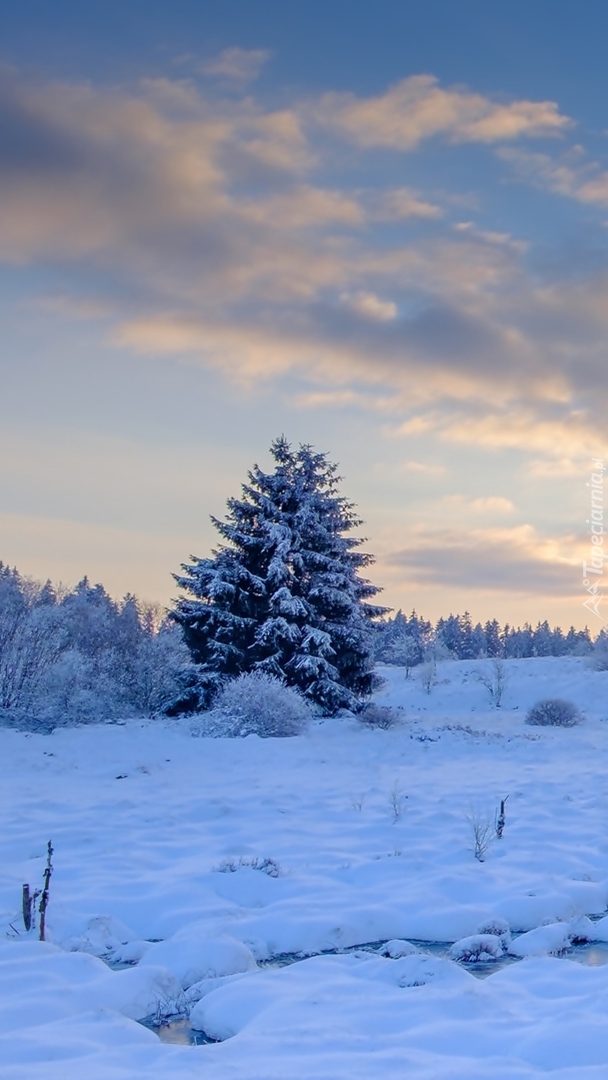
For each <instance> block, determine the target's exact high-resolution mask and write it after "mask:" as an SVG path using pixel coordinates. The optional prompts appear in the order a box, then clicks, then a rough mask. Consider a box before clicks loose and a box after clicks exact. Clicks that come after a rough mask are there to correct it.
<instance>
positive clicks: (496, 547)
mask: <svg viewBox="0 0 608 1080" xmlns="http://www.w3.org/2000/svg"><path fill="white" fill-rule="evenodd" d="M579 549H581V550H582V548H581V540H580V538H577V537H574V536H568V535H566V536H561V537H558V538H551V537H543V536H541V535H539V533H538V532H537V531H536V530H535V529H534V528H533V527H532V526H531V525H520V526H517V527H515V528H511V529H473V530H469V529H467V530H464V529H462V530H460V529H450V528H447V529H445V530H442V531H429V532H426V533H424V534H422V535H417V536H416V535H414V536H413V538H412V541H411V542H410V543H409V544H408V546H407V547H406V548H403V549H401V550H399V551H394V552H393V553H392V554H389V555H387V556H385V557H384V560H383V561H384V562H386V563H387V564H388V565H391V566H395V567H402V568H403V569H404V570H406V571H407V572H408V574H409V575H410V577H411V579H412V580H413V581H415V582H416V583H418V584H429V585H434V586H446V587H448V586H449V587H454V586H457V587H461V588H466V589H468V590H470V591H474V592H477V591H479V592H486V591H498V592H500V591H503V592H510V593H519V594H532V595H543V596H552V597H572V596H577V595H579V594H580V588H581V585H580V573H581V571H580V565H581V561H580V558H579V557H578V555H579Z"/></svg>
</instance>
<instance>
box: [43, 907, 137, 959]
mask: <svg viewBox="0 0 608 1080" xmlns="http://www.w3.org/2000/svg"><path fill="white" fill-rule="evenodd" d="M136 937H137V935H136V934H134V933H133V931H132V930H130V929H129V927H128V926H125V924H124V923H122V922H120V920H119V919H115V918H114V917H113V916H112V915H96V916H95V917H94V918H92V919H89V920H88V922H87V923H85V926H84V928H83V929H82V930H81V931H79V932H77V933H75V934H72V935H71V936H70V937H68V938H65V939H64V940H63V941H62V942H61V943H60V944H61V947H62V948H63V949H67V951H68V952H84V953H90V954H91V955H92V956H110V955H111V954H113V953H114V952H116V951H117V950H118V949H119V948H120V946H121V945H125V944H126V943H127V942H128V941H131V940H133V939H134V938H136Z"/></svg>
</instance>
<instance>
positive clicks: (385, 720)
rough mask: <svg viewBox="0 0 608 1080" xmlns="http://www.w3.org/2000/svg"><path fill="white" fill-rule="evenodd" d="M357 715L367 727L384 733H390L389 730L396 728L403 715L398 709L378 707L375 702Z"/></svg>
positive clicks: (371, 702) (370, 703)
mask: <svg viewBox="0 0 608 1080" xmlns="http://www.w3.org/2000/svg"><path fill="white" fill-rule="evenodd" d="M357 715H358V719H359V720H360V721H361V723H362V724H365V726H366V727H371V728H382V729H383V730H384V731H388V729H389V728H392V727H395V724H398V723H399V720H400V719H401V718H402V715H403V714H402V713H399V712H398V711H397V710H396V709H391V708H389V706H388V705H376V703H375V701H370V702H369V704H367V705H365V706H364V708H363V709H361V711H360V712H359V713H358V714H357Z"/></svg>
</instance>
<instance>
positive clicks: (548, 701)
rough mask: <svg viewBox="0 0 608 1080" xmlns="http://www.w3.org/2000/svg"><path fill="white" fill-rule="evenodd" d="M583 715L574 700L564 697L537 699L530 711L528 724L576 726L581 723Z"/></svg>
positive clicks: (527, 717)
mask: <svg viewBox="0 0 608 1080" xmlns="http://www.w3.org/2000/svg"><path fill="white" fill-rule="evenodd" d="M580 719H581V715H580V713H579V711H578V709H577V707H576V705H575V704H574V703H573V702H572V701H564V700H563V698H545V699H544V700H543V701H537V703H536V705H533V706H532V708H531V709H530V710H529V711H528V713H527V716H526V724H534V725H537V726H542V727H574V725H575V724H578V723H580Z"/></svg>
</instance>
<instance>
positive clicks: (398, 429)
mask: <svg viewBox="0 0 608 1080" xmlns="http://www.w3.org/2000/svg"><path fill="white" fill-rule="evenodd" d="M607 37H608V7H607V6H606V5H605V3H604V2H603V0H576V2H573V0H561V2H560V3H559V4H555V3H554V2H551V3H549V2H545V0H535V2H534V3H533V4H530V3H529V0H527V2H526V3H524V2H521V0H509V2H508V3H506V2H498V0H492V2H488V0H484V2H478V0H460V2H459V3H458V4H455V3H453V2H452V0H425V3H424V4H421V3H419V2H417V3H414V2H410V0H395V2H393V0H374V2H373V3H372V2H368V0H360V2H355V0H348V2H347V0H324V2H323V3H321V2H318V0H306V2H305V3H304V2H302V3H287V4H286V3H285V2H284V0H280V2H275V0H171V3H168V2H159V0H145V2H144V0H128V2H125V0H121V2H120V3H118V2H115V0H104V2H103V3H101V2H97V0H91V2H88V3H86V4H83V3H82V2H78V3H76V2H67V0H56V2H55V3H53V4H52V5H51V4H48V3H46V2H41V0H40V2H35V0H21V2H20V4H19V5H16V4H11V5H8V4H7V5H3V8H2V11H1V12H0V320H1V325H2V335H1V336H0V459H1V463H2V468H1V472H0V559H1V560H2V561H4V563H8V564H10V565H17V566H18V568H19V569H20V570H21V571H22V572H23V573H26V574H31V575H33V576H35V577H37V578H42V579H44V578H47V577H51V578H52V579H53V580H62V581H63V582H65V583H68V584H74V583H75V582H76V581H77V580H79V578H81V577H82V576H83V575H84V574H88V576H89V577H90V578H91V579H92V580H94V581H101V582H103V583H104V584H105V586H106V587H107V588H108V590H109V591H110V592H111V593H112V594H113V595H115V596H117V597H118V596H122V595H124V594H125V593H126V592H128V591H130V592H135V593H137V594H138V595H139V596H141V597H142V598H144V599H146V600H149V601H160V602H161V603H165V604H166V603H169V602H170V600H171V598H172V597H173V596H175V592H176V586H175V584H174V582H173V579H172V576H171V575H172V573H173V572H177V571H178V570H179V566H180V564H181V563H182V562H184V561H187V560H188V559H189V557H190V556H191V555H195V556H206V555H208V554H209V553H210V551H211V549H212V548H213V546H214V544H215V543H216V541H217V535H216V533H215V531H214V529H213V527H212V525H211V523H210V519H209V515H211V514H214V515H216V516H218V517H221V516H222V515H223V513H224V511H225V503H226V499H227V498H228V497H229V496H233V495H238V494H239V492H240V485H241V483H243V482H244V481H245V480H246V476H247V470H248V469H249V468H250V467H251V466H252V465H253V463H254V462H257V463H259V464H260V466H261V467H262V468H264V467H266V466H268V467H270V457H269V453H268V449H269V446H270V443H271V441H272V439H273V438H275V437H276V436H277V435H279V434H281V433H284V434H285V435H286V436H287V438H288V439H289V440H290V441H292V442H293V443H295V444H297V443H299V442H306V443H312V444H313V445H314V446H315V448H316V449H318V450H321V451H326V452H328V454H329V456H330V458H331V460H333V461H337V462H338V463H339V465H340V473H341V475H342V476H343V478H344V479H343V483H342V491H343V493H344V494H345V495H346V496H347V497H348V498H349V499H351V500H353V501H354V502H355V503H356V504H357V506H358V509H359V512H360V514H361V516H362V518H363V519H364V521H365V526H364V530H363V531H364V535H365V537H366V538H367V539H366V550H369V551H372V552H373V553H374V554H375V556H376V560H377V561H376V564H375V566H374V567H373V568H372V570H371V571H370V576H371V577H372V578H373V580H374V581H375V583H377V584H378V585H380V586H382V587H383V590H384V592H383V596H382V599H383V602H385V603H386V604H388V605H391V606H393V607H394V608H399V607H402V608H404V609H405V610H408V611H409V610H411V609H412V608H413V607H415V608H416V609H417V610H418V611H419V612H421V613H422V614H423V615H424V616H426V617H428V618H432V619H436V618H437V617H439V616H440V615H446V614H448V613H449V612H451V611H455V612H456V611H458V612H463V611H464V610H469V611H470V612H471V614H472V616H473V619H474V620H477V619H480V620H482V621H484V620H485V619H487V618H493V617H496V618H499V619H500V620H501V621H506V620H508V621H509V622H515V623H523V622H524V621H526V620H528V621H530V622H532V623H536V622H537V621H538V620H539V619H540V620H542V619H545V618H548V619H549V621H550V622H552V623H561V624H562V625H566V626H569V625H571V624H573V625H575V626H583V625H585V623H588V624H589V625H590V627H591V628H592V629H593V631H594V632H597V631H598V630H599V629H601V627H602V626H603V625H605V624H604V622H603V621H602V619H601V618H600V613H603V609H602V608H601V606H598V614H597V615H595V614H594V613H593V612H590V611H589V609H585V608H584V607H583V601H584V600H585V599H587V598H588V597H587V594H586V592H585V587H584V586H583V582H582V579H583V574H582V562H583V560H584V559H586V558H588V556H589V553H590V550H591V543H590V535H589V531H590V524H589V522H588V519H590V509H589V507H590V494H589V492H590V488H589V486H588V485H589V484H590V483H592V481H591V475H592V473H593V471H594V468H595V466H594V465H593V461H594V460H596V459H598V458H602V459H603V460H604V461H606V460H607V459H608V446H607V443H608V439H607V437H606V434H605V422H606V415H607V408H606V406H607V401H608V379H607V365H606V361H607V346H606V331H607V329H608V80H607V79H606V76H605V41H606V40H607ZM595 475H596V476H597V473H595ZM605 608H606V611H607V612H608V601H606V603H605ZM606 618H608V614H606Z"/></svg>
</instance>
